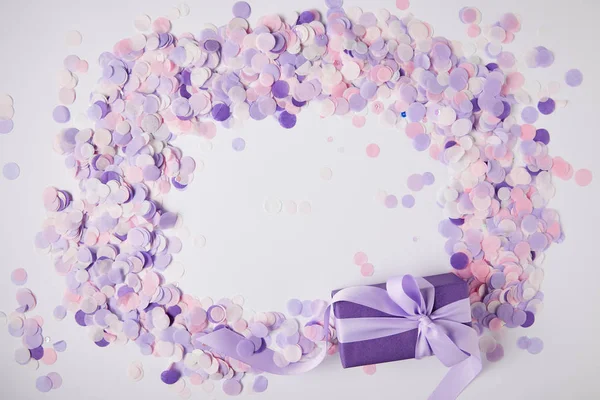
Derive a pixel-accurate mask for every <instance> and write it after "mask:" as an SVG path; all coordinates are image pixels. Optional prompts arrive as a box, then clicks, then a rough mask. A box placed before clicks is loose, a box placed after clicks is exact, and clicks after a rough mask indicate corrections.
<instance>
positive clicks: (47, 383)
mask: <svg viewBox="0 0 600 400" xmlns="http://www.w3.org/2000/svg"><path fill="white" fill-rule="evenodd" d="M35 387H36V388H37V390H39V391H40V392H44V393H45V392H49V391H50V389H52V380H51V379H50V378H48V377H47V376H45V375H44V376H40V377H39V378H37V379H36V381H35Z"/></svg>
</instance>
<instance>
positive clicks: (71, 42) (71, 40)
mask: <svg viewBox="0 0 600 400" xmlns="http://www.w3.org/2000/svg"><path fill="white" fill-rule="evenodd" d="M82 40H83V36H81V33H80V32H79V31H69V32H67V36H66V42H67V46H79V45H80V44H81V42H82Z"/></svg>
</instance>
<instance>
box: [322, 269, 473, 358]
mask: <svg viewBox="0 0 600 400" xmlns="http://www.w3.org/2000/svg"><path fill="white" fill-rule="evenodd" d="M423 279H424V280H425V281H427V282H428V283H429V284H430V285H431V286H433V289H434V298H433V308H432V312H433V313H435V311H437V310H438V309H440V308H442V307H444V306H447V305H449V304H451V303H455V302H457V301H460V300H464V299H467V298H468V297H469V290H468V286H467V283H466V282H465V281H463V280H462V279H461V278H459V277H457V276H456V275H454V274H451V273H447V274H441V275H434V276H427V277H424V278H423ZM369 286H371V287H376V288H379V289H383V290H386V283H382V284H378V285H369ZM430 289H431V287H428V288H420V291H421V293H422V295H423V296H425V293H424V291H425V290H430ZM340 290H342V289H340ZM340 290H335V291H333V292H332V297H333V296H335V295H336V294H337V293H338V292H340ZM464 310H465V311H464V312H465V313H468V315H465V316H464V317H465V318H464V320H465V321H469V320H470V308H465V309H464ZM333 313H334V316H335V318H336V320H340V319H347V318H394V317H396V316H393V315H390V314H387V313H385V312H382V311H380V310H377V309H374V308H370V307H367V306H364V305H360V304H356V303H353V302H349V301H338V302H335V303H334V304H333ZM465 325H469V323H465ZM418 331H419V330H418V329H417V328H415V329H412V330H409V331H406V332H402V333H398V334H393V335H389V336H386V337H381V338H374V339H370V340H362V341H354V342H350V343H343V342H342V341H340V344H339V352H340V358H341V361H342V366H343V367H344V368H351V367H357V366H361V365H371V364H381V363H385V362H390V361H398V360H405V359H410V358H415V355H416V347H417V346H416V345H417V338H418V333H419V332H418Z"/></svg>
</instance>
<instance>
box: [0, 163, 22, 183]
mask: <svg viewBox="0 0 600 400" xmlns="http://www.w3.org/2000/svg"><path fill="white" fill-rule="evenodd" d="M2 175H4V177H5V178H6V179H8V180H9V181H14V180H15V179H17V178H18V177H19V175H21V168H20V167H19V164H17V163H14V162H9V163H6V164H4V167H3V168H2Z"/></svg>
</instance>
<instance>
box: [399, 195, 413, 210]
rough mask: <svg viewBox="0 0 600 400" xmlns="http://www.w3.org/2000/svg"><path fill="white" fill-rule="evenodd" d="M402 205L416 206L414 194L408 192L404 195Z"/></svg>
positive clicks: (407, 206)
mask: <svg viewBox="0 0 600 400" xmlns="http://www.w3.org/2000/svg"><path fill="white" fill-rule="evenodd" d="M402 206H403V207H404V208H413V207H414V206H415V198H414V196H413V195H410V194H407V195H405V196H403V197H402Z"/></svg>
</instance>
